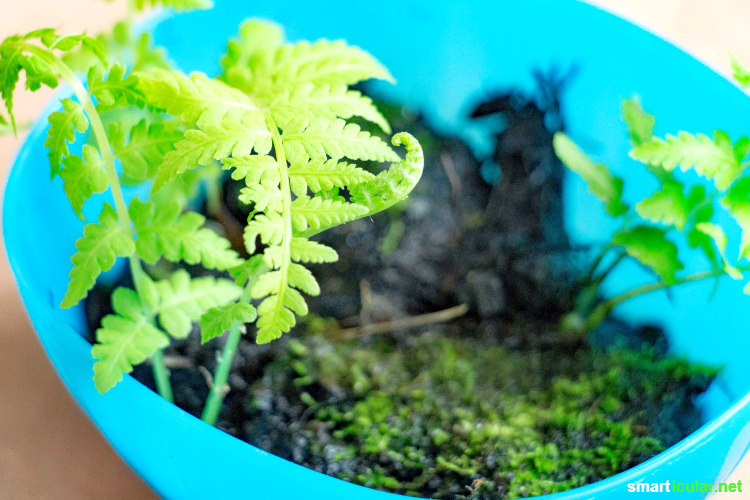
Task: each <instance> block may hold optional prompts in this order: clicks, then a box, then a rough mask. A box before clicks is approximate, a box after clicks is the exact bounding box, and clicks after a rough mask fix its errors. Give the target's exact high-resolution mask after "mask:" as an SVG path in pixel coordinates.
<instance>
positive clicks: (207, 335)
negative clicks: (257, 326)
mask: <svg viewBox="0 0 750 500" xmlns="http://www.w3.org/2000/svg"><path fill="white" fill-rule="evenodd" d="M257 317H258V313H257V311H256V310H255V308H254V307H253V306H251V305H250V304H245V303H242V302H239V303H234V304H226V305H224V306H221V307H213V308H211V309H209V310H208V311H207V312H206V313H205V314H204V315H203V316H202V317H201V320H200V325H201V343H203V344H205V343H206V342H208V341H209V340H211V339H215V338H216V337H221V336H222V334H223V333H224V332H226V331H227V330H229V329H230V328H232V325H233V324H234V323H235V322H238V323H242V324H245V323H252V322H253V321H255V318H257Z"/></svg>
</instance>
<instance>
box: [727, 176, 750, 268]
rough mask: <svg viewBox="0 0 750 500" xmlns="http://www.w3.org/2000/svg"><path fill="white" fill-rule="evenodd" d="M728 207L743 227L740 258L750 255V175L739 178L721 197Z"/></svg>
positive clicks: (728, 210)
mask: <svg viewBox="0 0 750 500" xmlns="http://www.w3.org/2000/svg"><path fill="white" fill-rule="evenodd" d="M721 205H722V206H723V207H724V208H726V210H727V212H729V215H731V216H732V217H733V218H734V220H735V221H736V222H737V224H738V225H739V226H740V228H741V229H742V237H741V239H740V258H746V257H748V256H750V177H744V178H742V179H740V180H738V181H737V182H736V183H735V184H734V185H732V187H731V188H730V189H729V191H727V194H726V195H725V196H724V197H723V198H722V199H721Z"/></svg>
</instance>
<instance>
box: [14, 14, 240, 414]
mask: <svg viewBox="0 0 750 500" xmlns="http://www.w3.org/2000/svg"><path fill="white" fill-rule="evenodd" d="M180 1H181V0H180ZM152 3H154V2H152ZM159 3H164V4H165V5H166V4H167V3H169V2H167V1H166V0H165V1H164V2H159ZM173 3H174V2H173ZM188 3H189V2H188ZM193 3H195V2H193ZM142 4H143V2H136V3H135V4H132V5H133V6H135V7H140V6H141V5H142ZM83 53H88V54H93V55H95V56H96V59H97V61H96V62H95V63H92V64H91V65H90V67H89V68H88V89H87V88H86V87H84V85H83V83H82V81H81V80H80V79H79V78H78V77H77V76H76V73H75V71H74V70H75V69H80V68H75V65H73V64H69V63H68V62H67V61H68V60H71V59H70V58H72V56H73V55H77V56H80V55H81V54H83ZM108 56H111V54H110V51H109V50H107V49H106V48H105V47H103V46H102V44H101V43H100V41H99V40H96V39H93V38H90V37H88V36H85V35H74V36H61V35H58V34H57V33H56V32H55V31H54V30H52V29H43V30H37V31H33V32H31V33H28V34H25V35H14V36H11V37H8V38H7V39H5V40H4V41H2V43H0V94H1V95H2V98H3V101H4V103H5V107H6V109H7V112H8V116H9V120H8V123H9V126H10V127H11V128H12V129H14V130H15V115H14V113H13V93H14V90H15V87H16V85H17V83H18V82H19V79H20V76H21V74H22V73H24V74H25V80H26V88H27V89H28V90H31V91H35V90H37V89H39V88H41V87H42V86H47V87H52V88H54V87H57V86H58V84H59V82H60V81H63V82H65V83H67V84H68V85H69V86H70V87H71V89H72V93H73V95H72V97H71V98H66V99H63V100H62V102H61V106H62V109H61V110H59V111H56V112H54V113H52V114H51V115H50V117H49V123H50V127H49V129H48V137H47V140H46V142H45V146H46V147H47V148H48V149H49V160H50V167H51V175H52V177H53V179H54V178H55V177H58V176H59V177H60V178H61V179H62V184H63V189H64V190H65V193H66V195H67V197H68V198H69V200H70V203H71V205H72V207H73V210H74V211H75V213H76V214H77V215H78V216H79V217H81V218H82V219H83V218H84V212H83V206H84V204H85V203H86V202H87V201H88V200H89V198H91V197H93V196H95V195H98V194H102V193H105V192H107V191H108V192H109V194H110V195H111V200H112V202H113V203H112V204H110V203H109V202H104V203H103V208H102V210H101V213H100V215H99V217H98V221H96V222H90V223H88V224H86V226H85V227H84V231H83V233H84V234H83V236H82V237H81V238H80V239H78V241H77V242H76V250H77V251H76V253H75V254H74V255H73V257H72V259H71V260H72V264H73V268H72V270H71V272H70V282H69V285H68V289H67V291H66V293H65V296H64V297H63V299H62V303H61V307H64V308H66V307H72V306H74V305H76V304H78V303H79V302H80V301H81V300H82V299H84V298H85V297H86V296H87V295H88V293H89V291H90V290H91V288H92V287H93V286H94V284H95V282H96V280H97V277H98V276H99V275H100V274H101V273H103V272H105V271H108V270H110V269H111V268H112V267H113V266H114V263H115V261H116V259H117V258H127V259H128V262H129V270H130V274H131V277H132V281H133V283H134V287H135V289H134V290H131V289H128V288H124V287H120V288H118V289H117V290H115V292H114V293H113V295H112V306H113V309H114V314H112V315H109V316H107V317H105V318H104V319H103V320H102V324H101V327H100V328H99V329H98V330H97V332H96V338H97V342H96V344H95V345H94V347H93V348H92V354H93V357H94V358H95V359H96V360H97V361H96V363H95V364H94V382H95V384H96V387H97V389H98V390H99V391H100V392H106V391H108V390H109V389H111V388H112V387H113V386H114V385H115V384H116V383H117V382H119V381H120V380H121V379H122V377H123V374H125V373H129V372H130V371H132V369H133V365H136V364H139V363H142V362H144V361H145V360H147V359H149V358H151V360H152V364H153V367H154V376H155V379H156V381H157V387H158V389H159V392H160V393H161V394H162V395H163V396H164V397H165V398H167V399H170V400H171V399H172V391H171V385H170V383H169V376H168V372H167V370H166V367H165V365H164V362H163V360H162V356H161V350H162V349H163V348H164V347H166V346H167V345H168V343H169V339H170V338H184V337H185V336H187V334H188V333H189V332H190V330H191V323H192V322H193V321H196V320H198V319H199V318H200V317H201V315H202V314H203V313H204V312H205V311H207V310H209V309H210V308H211V307H215V306H218V305H223V304H224V303H227V302H231V301H233V300H235V299H236V298H237V297H238V296H239V295H240V294H241V290H240V288H239V287H237V286H236V285H235V284H234V283H233V282H232V281H231V280H228V279H224V278H211V277H208V278H191V277H190V276H189V275H188V274H187V273H186V272H185V271H181V270H178V271H176V272H174V273H173V274H171V276H168V277H167V278H166V279H163V280H157V281H154V280H153V279H152V278H151V277H150V276H149V275H148V274H147V272H146V271H145V270H144V266H143V263H144V262H145V263H153V262H156V261H157V260H159V259H161V258H164V259H167V260H172V261H185V262H187V263H189V264H202V265H203V266H204V267H206V268H209V269H217V270H226V269H229V268H231V267H233V266H235V265H237V264H238V263H239V262H241V260H240V259H239V256H238V255H237V253H236V252H234V251H232V250H231V249H230V248H229V242H228V241H226V240H225V239H223V238H221V237H220V236H218V235H217V234H216V233H214V232H212V231H211V230H209V229H206V228H204V227H202V226H203V221H204V217H203V216H202V215H200V214H197V213H192V212H183V208H184V207H183V206H182V205H181V204H180V203H179V202H178V201H174V199H172V198H173V197H172V198H170V197H165V196H162V197H152V199H151V200H149V201H147V202H141V201H140V200H139V199H137V198H136V199H133V200H132V201H131V202H130V203H129V204H128V203H127V201H126V200H125V197H124V196H123V193H122V183H123V182H122V181H123V180H126V179H137V180H136V181H134V182H137V181H148V180H149V177H152V176H151V172H153V168H152V167H151V164H153V163H157V164H158V163H159V162H160V161H161V159H162V158H163V157H164V156H165V155H166V153H167V151H169V150H171V149H172V146H173V142H174V141H175V140H177V138H178V137H181V136H182V131H184V129H185V125H184V124H182V123H178V122H175V121H174V120H172V119H171V118H170V117H167V116H165V115H163V114H162V113H158V112H154V110H148V109H147V108H146V106H145V104H146V102H145V99H144V97H143V96H142V94H141V93H140V91H139V90H138V82H137V79H136V77H134V76H133V75H130V74H128V72H127V70H126V68H125V66H123V65H121V64H114V65H111V66H110V65H108V63H107V60H108ZM111 113H119V114H118V119H117V120H114V119H111V117H109V116H108V114H111ZM125 116H129V117H132V116H136V117H138V120H137V123H136V124H135V125H132V124H128V120H124V119H123V117H125ZM108 118H109V119H108ZM107 124H109V126H107ZM126 126H127V127H128V129H127V130H129V131H126V130H125V128H124V127H126ZM177 133H179V135H176V134H177ZM85 134H87V135H88V136H89V137H88V139H86V140H83V139H84V138H85ZM79 139H80V140H79ZM81 142H83V143H84V144H82V145H81ZM76 148H77V149H76ZM78 151H80V152H78ZM118 165H119V171H118ZM120 172H121V173H122V175H123V178H122V179H121V178H120V177H119V175H118V174H119V173H120ZM177 190H179V188H177ZM165 191H166V190H165ZM173 192H174V190H173Z"/></svg>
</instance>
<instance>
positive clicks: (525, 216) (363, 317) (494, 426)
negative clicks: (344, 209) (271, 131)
mask: <svg viewBox="0 0 750 500" xmlns="http://www.w3.org/2000/svg"><path fill="white" fill-rule="evenodd" d="M537 79H538V81H539V91H538V92H537V93H536V95H534V96H526V95H523V94H519V93H505V94H498V95H496V96H494V97H491V98H488V99H487V100H485V101H484V102H482V103H481V104H479V105H478V106H477V107H476V108H475V109H474V111H473V113H472V115H473V116H474V117H476V118H477V119H478V120H483V121H484V122H485V125H486V127H487V129H488V130H491V131H493V134H494V136H493V138H494V144H495V148H494V152H493V154H492V156H491V158H487V159H485V160H484V161H482V162H480V161H479V160H478V159H477V158H475V156H474V155H473V153H472V150H471V149H470V148H469V147H468V146H467V145H466V144H465V143H464V142H462V141H461V140H459V139H457V138H455V137H448V136H444V135H441V134H439V133H437V132H436V131H434V130H433V129H431V128H430V126H429V125H428V124H427V123H426V121H425V120H424V119H423V118H422V117H421V116H420V115H419V114H416V113H413V112H411V111H409V110H407V109H405V108H403V107H400V106H395V105H389V104H387V103H384V104H382V109H384V111H385V114H386V115H387V117H388V118H389V120H390V121H391V123H392V124H393V127H394V130H396V131H399V130H408V131H410V132H411V133H413V134H414V135H415V136H416V137H417V138H418V139H419V141H420V143H421V144H422V146H423V148H424V150H425V154H426V158H425V172H424V176H423V179H422V181H421V182H420V184H419V185H418V187H417V188H416V189H415V191H414V193H413V194H412V195H411V196H410V198H409V200H408V201H407V202H406V203H403V204H401V205H400V206H397V207H395V208H394V209H392V210H390V211H389V212H388V213H385V214H379V215H377V216H375V217H373V218H371V219H366V220H360V221H355V222H352V223H349V224H347V225H344V226H340V227H338V228H335V229H332V230H330V231H327V232H325V233H323V234H321V235H320V237H319V239H320V240H321V241H323V242H325V243H327V244H329V245H330V246H333V247H334V248H336V249H337V250H338V252H339V255H340V261H339V262H338V263H336V264H332V265H321V266H314V267H313V269H312V270H313V272H314V274H315V275H316V276H317V277H318V280H319V281H320V284H321V289H322V290H323V293H322V295H321V296H320V297H316V298H312V299H311V300H310V304H311V311H312V312H313V314H311V315H310V316H308V317H307V318H305V319H304V321H303V322H302V323H301V324H300V325H299V326H298V327H297V328H295V329H294V331H293V332H291V333H290V334H288V335H286V336H284V337H283V338H282V339H281V340H279V341H276V342H274V343H271V344H268V345H256V344H255V343H254V339H253V338H252V334H250V335H248V336H246V338H244V339H243V340H242V342H241V344H240V347H239V350H238V355H237V357H236V359H235V360H234V364H233V370H232V375H231V376H230V379H229V384H230V387H231V390H230V392H229V393H228V395H227V398H226V400H225V404H224V407H223V409H222V414H221V416H220V419H219V423H218V426H219V427H220V428H221V429H223V430H225V431H227V432H228V433H230V434H232V435H234V436H237V437H238V438H240V439H243V440H245V441H247V442H249V443H251V444H253V445H255V446H258V447H260V448H262V449H264V450H267V451H269V452H271V453H274V454H276V455H279V456H281V457H283V458H286V459H288V460H291V461H294V462H297V463H299V464H301V465H304V466H306V467H309V468H312V469H315V470H317V471H320V472H323V473H326V474H330V475H332V476H336V477H339V478H342V479H345V480H348V481H352V482H355V483H358V484H362V485H365V486H369V487H372V488H378V489H383V490H387V491H392V492H397V493H405V494H410V495H416V496H422V497H436V498H456V499H458V498H471V499H500V498H518V497H527V496H533V495H541V494H545V493H551V492H556V491H563V490H567V489H570V488H573V487H576V486H581V485H584V484H587V483H590V482H593V481H597V480H599V479H603V478H606V477H609V476H611V475H614V474H616V473H618V472H621V471H623V470H625V469H628V468H630V467H633V466H635V465H637V464H639V463H641V462H643V461H644V460H646V459H648V458H650V457H652V456H653V455H655V454H657V453H659V452H660V451H662V450H664V449H665V448H666V447H668V446H670V445H672V444H674V443H676V442H677V441H679V440H680V439H682V438H683V437H685V436H687V435H688V434H689V433H691V432H692V431H694V430H695V429H697V427H698V426H699V425H700V414H699V411H698V409H697V408H696V406H695V404H694V398H695V397H696V396H697V395H699V394H700V393H702V392H703V391H705V390H706V388H707V387H708V385H709V384H710V382H711V381H712V379H713V378H714V377H715V375H716V371H715V370H713V369H712V368H708V367H704V366H700V365H696V364H691V363H688V362H686V361H682V360H678V359H674V358H671V357H669V356H667V355H666V351H667V348H668V345H667V340H666V337H665V336H664V335H663V333H662V332H661V330H659V329H658V328H656V327H650V326H633V325H630V324H626V323H624V322H621V321H618V320H616V319H610V320H608V321H606V322H605V323H603V324H602V326H600V327H599V328H598V329H597V330H596V331H594V332H592V333H591V334H590V335H589V336H588V338H585V339H584V338H580V337H573V336H569V335H566V334H563V333H561V332H559V331H558V330H557V328H556V325H557V322H558V320H559V319H560V317H561V315H562V314H563V313H565V312H567V311H569V310H570V309H571V306H572V304H573V300H574V298H575V296H576V293H577V292H578V291H579V284H578V283H577V281H576V278H577V277H578V276H579V275H580V274H581V268H582V267H583V266H584V264H585V262H586V257H587V256H588V252H587V250H588V249H586V248H576V247H573V246H572V245H571V244H570V242H569V241H568V239H567V236H566V234H565V231H564V227H563V217H562V201H561V191H562V178H563V167H562V165H561V164H560V163H559V162H558V161H557V159H556V157H555V155H554V152H553V150H552V134H553V133H554V131H555V130H557V129H560V128H561V127H562V118H561V117H562V116H564V114H563V113H562V111H561V109H560V101H559V99H558V96H559V95H560V90H561V86H562V85H563V83H564V81H565V80H564V79H563V78H557V77H555V75H542V74H539V75H537ZM498 174H499V179H497V180H496V182H494V183H492V182H488V180H492V178H493V177H494V178H497V177H498ZM238 188H239V187H238V186H237V184H236V183H234V182H232V181H231V180H227V181H226V182H225V184H224V193H225V195H226V196H225V198H226V200H225V201H226V205H227V207H226V208H227V210H226V213H228V214H231V215H232V216H233V217H234V218H236V224H238V225H239V227H241V222H240V221H243V220H244V217H245V216H246V215H245V214H246V213H247V211H248V207H243V206H239V205H238V204H237V202H236V201H235V200H236V193H237V190H238ZM225 215H226V214H225ZM225 222H226V221H225ZM230 232H231V231H230ZM121 284H122V283H121ZM110 292H111V287H110V288H108V287H106V286H105V285H98V286H97V288H96V289H95V290H94V292H93V293H92V295H91V296H90V299H89V300H87V302H86V304H87V311H88V314H89V317H90V325H91V326H92V328H91V331H93V330H94V329H95V328H96V325H98V323H99V320H100V318H101V316H102V315H104V314H106V313H107V312H109V307H108V304H107V302H108V297H109V293H110ZM461 304H464V305H465V310H466V311H467V312H466V313H465V314H463V315H461V316H459V317H456V318H453V319H452V320H451V321H449V322H443V323H430V320H431V319H434V318H430V317H429V316H427V317H426V316H424V315H426V314H429V313H434V312H438V311H444V310H446V309H447V310H448V313H447V314H448V315H455V314H451V313H456V312H457V308H456V306H459V305H461ZM461 312H464V310H463V309H461V310H460V311H458V313H457V314H460V313H461ZM404 320H406V321H407V322H412V324H413V323H414V322H416V323H420V322H422V323H425V324H424V325H423V326H421V327H418V326H412V327H410V328H403V327H401V328H396V327H398V325H399V324H403V321H404ZM373 323H378V324H380V325H381V326H382V328H380V329H381V330H383V331H382V332H380V333H378V334H368V332H367V330H362V329H358V327H360V326H362V325H369V324H373ZM222 345H223V340H218V341H213V342H210V343H208V344H207V345H203V346H202V345H200V336H199V335H198V332H197V331H194V332H193V333H192V334H191V336H190V337H189V338H188V339H186V340H184V341H178V342H175V343H174V345H173V346H171V347H170V348H169V349H168V350H167V351H166V352H165V360H166V361H167V362H168V363H169V365H170V366H171V373H172V383H173V386H174V390H175V398H176V403H177V404H178V405H179V406H180V407H182V408H184V409H185V410H187V411H189V412H190V413H192V414H194V415H199V414H200V412H201V410H202V405H203V403H204V401H205V398H206V395H207V393H208V382H207V380H208V377H207V376H205V374H208V373H212V372H213V370H214V368H215V365H216V355H217V352H218V351H219V350H220V349H221V347H222ZM133 374H134V376H135V377H136V378H138V379H139V380H141V381H142V382H143V383H145V384H146V385H148V386H150V387H152V388H153V387H154V383H153V378H152V374H151V369H150V367H149V366H147V365H143V366H140V367H137V368H136V369H135V371H134V373H133Z"/></svg>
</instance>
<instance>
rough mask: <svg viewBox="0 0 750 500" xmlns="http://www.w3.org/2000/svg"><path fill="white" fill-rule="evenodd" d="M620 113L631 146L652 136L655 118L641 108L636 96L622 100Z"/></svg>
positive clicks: (648, 139) (646, 140)
mask: <svg viewBox="0 0 750 500" xmlns="http://www.w3.org/2000/svg"><path fill="white" fill-rule="evenodd" d="M622 114H623V117H624V119H625V124H626V125H627V127H628V134H629V135H630V142H632V143H633V146H639V145H641V144H643V143H644V142H648V141H650V140H651V139H652V138H653V136H654V124H655V123H656V119H655V118H654V116H653V115H651V114H649V113H646V112H645V111H644V110H643V108H642V107H641V102H640V100H638V98H637V97H633V98H632V99H626V100H624V101H623V103H622Z"/></svg>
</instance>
